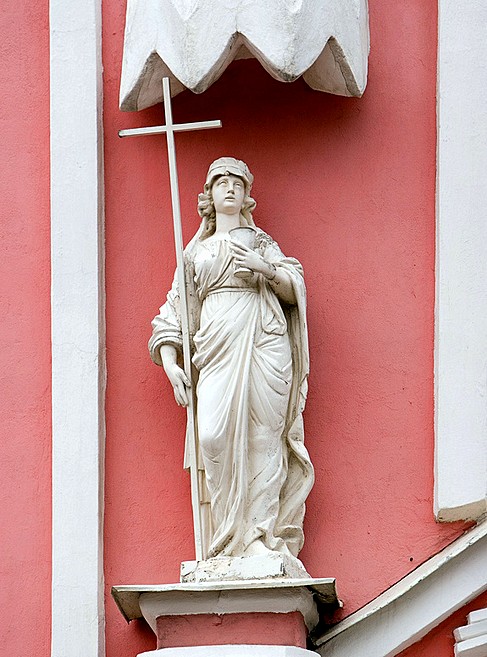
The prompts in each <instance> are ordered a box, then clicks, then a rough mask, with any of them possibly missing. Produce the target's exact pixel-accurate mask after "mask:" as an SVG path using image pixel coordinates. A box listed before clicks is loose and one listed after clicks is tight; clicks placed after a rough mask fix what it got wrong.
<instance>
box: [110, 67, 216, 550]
mask: <svg viewBox="0 0 487 657" xmlns="http://www.w3.org/2000/svg"><path fill="white" fill-rule="evenodd" d="M162 90H163V95H164V112H165V115H166V125H160V126H152V127H149V128H135V129H133V130H120V132H119V133H118V134H119V136H120V137H132V136H135V135H158V134H161V133H163V132H165V133H166V136H167V154H168V160H169V178H170V182H171V202H172V213H173V221H174V242H175V246H176V265H177V277H178V284H179V298H180V304H181V331H182V338H183V360H184V372H185V374H186V376H187V377H188V380H189V381H191V349H190V341H189V340H190V338H189V313H188V298H187V291H186V280H185V275H184V257H183V234H182V227H181V207H180V203H179V184H178V171H177V167H176V148H175V145H174V133H175V132H182V131H188V130H207V129H209V128H221V125H222V124H221V121H199V122H197V123H173V121H172V109H171V90H170V86H169V78H163V80H162ZM188 399H189V404H188V407H187V413H188V430H187V441H188V442H187V448H188V449H189V467H190V475H191V505H192V508H193V523H194V543H195V552H196V559H197V560H201V559H203V558H204V556H206V555H203V534H202V521H201V504H200V494H199V486H198V458H197V453H196V429H195V408H194V394H193V392H192V391H191V392H190V394H189V395H188Z"/></svg>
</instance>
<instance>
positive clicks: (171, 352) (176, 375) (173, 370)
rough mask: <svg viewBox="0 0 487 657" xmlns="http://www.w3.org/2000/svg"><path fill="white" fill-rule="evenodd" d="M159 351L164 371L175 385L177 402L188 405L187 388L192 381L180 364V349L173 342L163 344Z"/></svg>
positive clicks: (173, 385) (180, 404)
mask: <svg viewBox="0 0 487 657" xmlns="http://www.w3.org/2000/svg"><path fill="white" fill-rule="evenodd" d="M159 353H160V355H161V362H162V366H163V368H164V371H165V372H166V375H167V378H168V379H169V381H170V382H171V385H172V387H173V390H174V397H175V399H176V402H177V403H178V405H179V406H187V405H188V390H187V389H188V388H190V387H191V383H190V381H189V380H188V377H187V376H186V374H185V373H184V370H183V369H182V368H181V367H179V365H178V351H177V349H176V347H175V346H174V345H172V344H163V345H161V346H160V348H159Z"/></svg>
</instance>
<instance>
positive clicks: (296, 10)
mask: <svg viewBox="0 0 487 657" xmlns="http://www.w3.org/2000/svg"><path fill="white" fill-rule="evenodd" d="M368 53H369V28H368V9H367V0H265V2H263V1H262V0H128V2H127V18H126V25H125V40H124V54H123V67H122V80H121V85H120V109H122V110H125V111H134V110H141V109H145V108H146V107H150V106H151V105H155V104H156V103H160V102H162V83H161V81H162V78H163V77H165V76H168V77H169V78H170V79H171V90H172V95H176V94H177V93H179V92H180V91H182V90H183V89H185V88H187V89H191V91H193V92H195V93H202V92H203V91H205V90H206V89H208V87H209V86H210V85H211V84H212V83H213V82H215V80H217V79H218V78H219V77H220V75H221V74H222V73H223V71H224V70H225V68H226V67H227V66H228V64H229V63H230V62H231V61H233V60H234V59H241V58H245V57H256V58H257V59H258V60H259V61H260V63H261V64H262V66H263V67H264V68H265V69H266V71H267V72H268V73H269V74H270V75H272V77H274V78H276V79H277V80H281V81H282V82H292V81H294V80H296V79H297V78H298V77H300V76H301V75H302V76H303V77H304V80H305V81H306V82H307V83H308V84H309V85H310V87H312V88H313V89H316V90H318V91H326V92H328V93H332V94H338V95H341V96H361V95H362V93H363V92H364V89H365V85H366V82H367V59H368Z"/></svg>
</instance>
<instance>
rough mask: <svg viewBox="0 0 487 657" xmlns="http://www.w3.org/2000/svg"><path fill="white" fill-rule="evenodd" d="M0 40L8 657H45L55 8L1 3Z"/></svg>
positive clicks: (0, 386) (0, 457) (0, 354)
mask: <svg viewBox="0 0 487 657" xmlns="http://www.w3.org/2000/svg"><path fill="white" fill-rule="evenodd" d="M0 34H1V35H2V37H1V44H0V61H1V63H2V64H1V67H0V88H1V89H2V92H3V93H2V102H1V103H0V130H1V143H2V148H1V152H2V156H1V158H2V159H1V165H0V166H1V175H0V243H1V245H2V255H1V258H0V308H1V310H2V318H1V321H0V417H1V422H0V426H1V440H0V481H1V486H0V528H1V529H0V581H1V586H0V607H1V608H2V610H3V614H2V615H3V619H2V623H1V625H2V628H1V630H0V637H1V653H2V654H3V655H30V654H36V655H42V656H46V657H47V655H48V654H49V650H50V648H49V639H50V630H49V627H50V590H51V566H50V558H51V554H50V546H51V539H50V537H51V522H50V504H51V494H50V476H51V466H50V449H51V433H50V432H51V409H50V375H51V374H50V365H51V363H50V300H49V299H50V297H49V295H50V292H49V285H50V267H49V258H50V245H49V50H48V46H49V28H48V2H47V1H44V0H41V1H40V2H35V3H31V2H18V1H16V0H4V2H2V9H1V11H0ZM7 610H10V612H7ZM32 628H34V630H33V631H30V630H31V629H32Z"/></svg>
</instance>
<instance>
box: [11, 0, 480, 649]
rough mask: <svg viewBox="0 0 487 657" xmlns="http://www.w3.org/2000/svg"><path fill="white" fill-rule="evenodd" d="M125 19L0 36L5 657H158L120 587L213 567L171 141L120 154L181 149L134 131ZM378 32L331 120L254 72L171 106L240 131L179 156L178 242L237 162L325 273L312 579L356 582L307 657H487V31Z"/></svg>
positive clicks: (297, 245) (441, 4)
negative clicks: (199, 503)
mask: <svg viewBox="0 0 487 657" xmlns="http://www.w3.org/2000/svg"><path fill="white" fill-rule="evenodd" d="M227 4H228V3H227ZM310 4H311V5H312V4H313V3H310ZM316 5H320V6H321V3H316ZM225 6H226V5H225ZM125 9H126V7H125V3H116V2H114V1H113V0H108V1H106V2H104V3H103V5H102V3H101V2H99V0H90V1H89V2H88V1H87V2H85V3H73V2H59V1H58V0H51V2H50V3H48V2H47V1H46V2H43V3H40V4H37V5H36V6H32V7H28V8H27V7H25V6H24V5H23V4H22V3H14V2H12V1H11V0H8V2H7V6H6V9H5V11H4V14H3V16H2V19H1V20H2V25H3V29H2V32H3V34H4V35H5V39H4V43H3V47H2V49H3V52H4V55H5V65H4V66H3V68H2V72H1V73H0V75H1V76H2V80H3V88H4V89H6V90H8V91H7V93H6V94H5V100H4V103H3V107H2V109H1V110H0V111H1V114H0V116H1V118H2V119H3V122H2V125H3V133H4V158H3V163H2V171H3V174H2V179H3V181H4V192H3V195H2V201H1V203H2V207H3V213H2V216H3V219H2V233H3V238H4V239H3V240H2V243H3V258H2V265H1V266H2V268H3V270H2V276H1V277H0V279H1V283H0V285H1V287H2V298H3V300H4V309H5V310H4V322H3V323H2V324H3V329H2V330H3V340H2V372H3V378H4V386H3V389H4V391H5V392H4V393H3V399H2V402H1V403H2V407H3V408H2V411H3V417H4V427H5V437H4V441H3V454H4V457H3V458H2V460H1V464H0V467H1V468H2V478H3V483H4V485H3V487H2V489H3V493H2V495H3V500H4V503H3V504H2V510H1V514H2V526H3V528H4V531H3V532H2V543H3V549H2V582H3V586H2V595H3V596H4V597H3V603H4V608H5V609H7V608H9V609H11V610H12V612H13V613H10V614H9V620H8V623H6V624H5V632H4V635H3V642H2V643H3V646H4V650H5V651H6V653H8V654H12V655H13V654H30V653H32V654H36V655H41V656H42V657H44V656H46V657H47V655H49V654H51V655H52V656H53V657H78V656H80V657H81V656H83V657H85V656H88V655H89V656H90V657H105V656H106V657H115V656H117V657H131V656H135V655H136V654H138V653H142V652H144V651H149V650H153V649H154V647H155V641H154V636H153V633H152V631H151V630H150V629H149V628H148V626H147V625H146V624H145V622H143V621H134V622H132V623H130V624H127V623H126V621H125V619H124V618H123V617H122V615H121V614H120V612H119V610H118V609H117V607H116V605H115V603H114V601H113V599H112V598H111V595H110V591H111V587H112V586H116V585H119V584H163V583H170V582H177V581H178V579H179V567H180V563H181V562H182V561H188V560H191V559H193V558H194V553H193V551H194V545H193V538H192V519H191V500H190V486H189V478H188V475H187V473H186V472H185V471H184V470H183V467H182V466H183V451H184V435H185V414H184V411H183V409H180V408H176V407H175V406H174V402H173V398H172V391H171V390H170V386H169V384H168V382H167V381H166V380H165V379H164V377H163V374H162V372H161V371H160V369H158V368H156V367H154V366H153V365H152V363H151V362H150V358H149V355H148V351H147V341H148V339H149V336H150V320H151V318H152V317H153V316H154V314H155V313H156V312H157V309H158V308H159V306H160V305H161V303H162V302H163V300H164V296H165V292H166V290H167V289H169V288H170V285H171V281H172V276H173V272H174V266H175V256H174V247H173V237H172V215H171V205H170V188H169V177H168V162H167V156H166V151H165V138H164V136H162V135H158V136H150V137H149V136H146V137H138V138H134V139H124V140H121V139H120V138H119V137H118V131H119V130H122V129H129V128H136V127H140V126H150V125H160V124H162V123H163V122H164V110H163V108H162V106H161V105H159V104H156V105H151V106H145V108H144V109H141V110H139V111H127V112H126V111H121V110H120V109H119V93H120V81H121V76H122V61H123V45H124V29H125ZM368 12H369V21H370V46H371V47H370V56H369V58H368V79H367V85H366V87H365V82H364V80H363V79H362V87H363V88H359V87H360V79H359V78H360V76H359V74H358V73H357V72H356V77H355V78H354V79H355V81H356V83H357V85H358V86H357V89H358V91H357V93H347V95H339V94H332V93H323V92H321V91H318V90H316V88H312V86H310V85H309V83H308V84H307V83H306V82H305V80H304V79H303V77H302V75H304V76H306V73H305V72H302V71H301V72H300V73H299V75H297V76H296V77H297V79H296V80H295V81H292V82H288V83H283V82H282V81H281V80H280V79H276V78H279V75H278V74H277V73H276V71H273V70H271V73H272V75H269V72H268V70H265V69H264V67H263V66H262V63H261V61H258V60H256V59H255V58H249V57H245V58H242V59H238V60H235V61H228V62H227V64H228V65H227V66H226V68H225V69H224V70H221V71H219V73H221V75H220V76H219V77H218V75H215V76H214V78H215V79H211V83H210V84H208V85H207V87H206V88H205V89H204V90H202V89H199V88H198V89H197V91H201V93H193V92H192V91H189V90H185V91H182V92H181V93H179V94H178V95H177V96H176V97H175V98H174V99H173V103H172V105H173V114H174V120H175V121H177V122H179V123H185V122H195V121H205V120H221V121H222V124H223V127H222V128H221V129H218V130H212V131H208V132H193V133H191V132H188V133H186V134H184V133H182V134H179V135H177V136H176V149H177V155H178V169H179V182H180V195H181V210H182V218H183V237H184V239H185V241H186V242H187V241H188V240H189V239H190V237H191V236H192V235H193V234H194V233H195V232H196V230H197V227H198V225H199V217H198V215H197V210H196V206H197V197H198V194H199V193H201V192H202V191H203V184H204V181H205V176H206V171H207V168H208V165H209V164H210V162H212V161H213V160H215V159H216V158H217V157H220V156H222V155H225V156H234V157H237V158H239V159H242V160H244V161H245V162H247V164H248V165H249V167H250V169H251V170H252V173H253V174H254V176H255V184H254V188H253V197H254V198H255V200H256V201H257V207H256V209H255V211H254V219H255V221H256V223H257V224H258V226H260V227H261V228H262V229H263V230H265V231H266V232H269V233H270V234H272V235H273V236H275V237H276V238H277V239H278V240H279V244H280V246H281V248H282V250H283V251H284V252H285V253H286V254H291V255H293V256H296V257H297V258H298V259H299V261H300V262H301V263H302V265H303V267H304V272H305V280H306V285H307V297H308V298H307V304H308V330H309V343H310V354H311V366H310V377H309V393H308V400H307V406H306V411H305V415H304V422H305V441H306V445H307V448H308V451H309V453H310V456H311V459H312V461H313V464H314V466H315V474H316V482H315V485H314V488H313V490H312V492H311V494H310V496H309V498H308V501H307V512H306V518H305V524H304V530H305V544H304V548H303V550H302V552H301V554H300V558H301V559H302V561H303V563H304V564H305V566H306V568H307V570H308V572H309V573H310V574H311V575H312V576H313V577H334V578H336V583H337V589H338V594H339V597H340V598H341V600H342V601H343V608H341V609H340V610H339V611H338V612H336V614H335V616H334V617H333V619H332V622H331V624H330V625H323V627H320V630H319V632H318V633H317V634H316V635H315V636H314V645H313V648H312V649H313V650H315V651H316V652H317V654H321V655H330V656H332V657H338V656H341V655H343V656H345V655H347V656H348V657H354V656H357V657H359V656H361V655H367V656H368V657H370V656H371V655H375V656H377V657H380V656H382V657H386V656H392V655H399V654H404V655H407V656H408V657H420V656H423V655H424V656H430V655H431V656H432V655H435V656H436V655H441V657H447V656H448V655H453V654H454V651H456V654H458V655H465V656H468V657H477V656H480V655H484V654H486V652H485V651H486V650H487V630H485V624H486V622H487V614H486V612H485V608H487V592H486V591H487V574H486V573H487V536H486V534H487V525H486V524H485V522H484V520H483V518H484V516H485V513H486V510H487V507H486V497H487V474H486V473H487V409H486V406H485V394H486V385H487V379H486V363H487V343H486V339H485V324H486V320H487V282H486V281H487V276H486V274H487V272H486V268H487V265H486V259H485V256H484V253H485V248H486V245H487V228H486V224H485V212H486V209H487V191H486V188H485V181H484V178H485V175H484V172H485V168H486V165H487V155H486V153H487V110H486V108H487V98H486V95H487V92H486V91H485V85H483V77H484V76H485V68H486V65H487V64H486V62H487V44H486V41H485V39H484V38H483V34H482V26H483V25H484V24H485V21H486V20H487V10H486V9H485V7H484V5H483V3H482V2H481V0H478V1H472V0H470V2H466V0H465V1H463V0H462V2H459V3H455V6H454V7H452V6H451V3H449V2H447V1H446V0H438V2H423V1H420V0H410V1H409V2H406V3H396V4H394V5H391V3H388V2H385V1H384V0H369V6H368ZM362 38H363V33H362ZM246 43H247V42H246ZM241 45H242V43H240V44H239V47H240V46H241ZM247 45H248V43H247ZM362 46H363V43H362ZM246 47H247V46H246ZM310 47H311V46H310ZM251 51H252V48H250V50H249V52H251ZM259 52H260V51H259ZM247 54H248V53H247ZM267 68H268V69H272V66H271V64H269V65H268V66H267ZM276 70H277V69H276ZM279 70H281V69H279ZM306 70H307V69H306ZM362 73H363V71H362ZM316 75H317V74H316ZM311 77H312V76H311ZM313 80H315V82H316V77H315V78H313ZM357 80H359V81H358V82H357ZM186 82H187V80H186ZM349 84H351V82H349ZM185 86H187V85H185ZM316 86H317V84H315V87H316ZM350 88H351V87H350ZM350 88H349V87H347V89H350ZM354 89H355V88H354ZM362 91H363V95H362V96H361V97H360V94H361V93H362ZM132 109H133V108H132ZM458 628H462V629H460V630H459V629H458ZM455 631H456V632H455ZM482 651H483V652H482Z"/></svg>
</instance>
